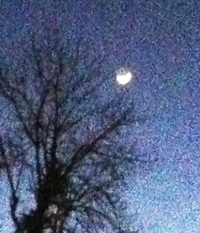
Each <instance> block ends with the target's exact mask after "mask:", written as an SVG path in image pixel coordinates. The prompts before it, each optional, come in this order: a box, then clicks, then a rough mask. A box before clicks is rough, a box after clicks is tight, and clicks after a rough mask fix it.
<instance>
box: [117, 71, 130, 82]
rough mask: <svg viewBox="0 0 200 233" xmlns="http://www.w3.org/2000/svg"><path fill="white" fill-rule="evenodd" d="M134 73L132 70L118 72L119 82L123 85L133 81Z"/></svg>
mask: <svg viewBox="0 0 200 233" xmlns="http://www.w3.org/2000/svg"><path fill="white" fill-rule="evenodd" d="M131 78H132V75H131V73H130V72H125V71H124V72H121V73H119V74H117V82H118V83H119V84H121V85H126V84H128V83H129V82H130V81H131Z"/></svg>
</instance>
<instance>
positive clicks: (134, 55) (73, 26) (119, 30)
mask: <svg viewBox="0 0 200 233" xmlns="http://www.w3.org/2000/svg"><path fill="white" fill-rule="evenodd" d="M27 2H28V1H27ZM48 2H50V1H48ZM36 6H37V7H38V9H40V10H41V12H42V11H43V13H44V12H45V17H46V18H45V19H47V18H48V16H49V18H50V19H51V20H50V25H51V28H53V27H54V26H55V25H57V23H59V22H60V35H62V37H61V36H60V39H61V41H62V43H65V41H66V40H67V39H68V38H73V39H72V40H70V44H71V45H72V48H73V42H74V41H76V39H77V38H79V37H80V36H82V37H83V38H85V40H86V41H89V44H90V45H91V46H92V48H93V49H92V50H91V54H89V56H94V54H93V53H96V56H97V57H103V58H104V59H103V61H102V63H101V64H102V69H101V74H103V75H105V76H107V77H108V78H107V79H106V82H105V84H104V87H103V91H104V92H103V91H102V93H103V94H102V96H101V98H102V99H103V98H104V97H107V98H108V96H109V95H111V96H113V95H115V94H116V92H117V91H116V87H115V84H114V81H115V75H114V72H115V71H116V70H117V69H118V68H119V67H129V68H130V69H131V70H132V71H133V73H134V74H135V77H136V78H135V80H133V82H132V85H131V87H130V90H129V95H130V96H129V97H130V99H131V98H134V101H135V108H136V114H137V115H138V116H143V117H145V118H146V119H147V120H146V122H144V123H136V124H134V125H132V126H131V127H129V128H128V129H126V130H125V135H123V137H124V140H122V143H123V142H124V141H126V142H127V143H128V144H129V146H130V147H131V146H132V144H133V143H134V142H135V141H136V142H137V144H136V148H137V153H138V154H139V155H141V157H142V158H143V159H144V160H145V159H146V160H147V159H148V160H150V161H151V160H152V161H153V160H154V158H158V162H157V163H156V164H155V163H153V162H150V163H148V165H147V166H146V167H145V166H144V167H143V168H142V169H141V168H138V173H137V176H136V178H132V177H130V182H129V184H130V187H128V188H127V199H128V201H129V203H130V212H131V213H132V214H133V224H134V222H135V221H136V223H137V224H136V225H137V226H138V227H139V229H141V232H142V233H143V232H144V233H145V232H148V233H151V232H152V233H154V232H163V233H168V232H177V233H181V232H184V233H185V232H188V233H191V232H199V231H200V224H199V222H200V217H199V216H200V197H199V192H200V181H199V177H200V173H199V164H200V152H199V145H200V136H199V134H200V131H199V125H200V124H199V123H200V73H199V67H200V57H199V52H200V43H199V42H200V25H199V23H200V22H199V21H200V17H199V16H200V15H199V12H200V4H199V3H197V1H194V0H193V1H187V0H182V1H172V0H170V1H164V0H163V1H161V0H160V1H154V0H152V1H146V0H138V1H128V0H127V1H114V0H113V1H78V2H77V3H74V4H63V5H61V3H60V4H58V10H57V8H54V7H55V6H51V4H48V3H42V1H41V2H40V6H39V4H38V5H37V4H35V5H34V7H36ZM55 9H56V10H55ZM72 9H73V10H72ZM36 12H37V14H38V15H36ZM41 14H42V13H41ZM42 17H43V16H41V17H40V11H39V10H38V11H37V10H36V8H33V5H32V4H30V5H29V6H28V5H27V4H20V1H15V3H14V4H10V3H9V1H3V3H2V5H1V7H0V30H1V32H0V34H1V35H3V36H1V38H0V44H1V47H0V51H1V55H0V58H1V62H3V63H4V62H5V61H6V62H7V63H8V64H9V62H10V59H12V58H13V57H15V58H16V57H17V58H19V57H20V56H21V50H22V48H24V47H23V46H24V44H28V37H27V35H28V33H29V32H30V31H34V30H35V31H37V33H40V30H41V33H42V25H43V24H44V23H45V21H44V20H43V18H42ZM52 19H53V20H52ZM33 23H34V24H33ZM55 27H56V26H55ZM65 28H70V30H69V31H68V32H67V33H66V30H65ZM50 33H51V32H50ZM21 41H24V43H22V42H21ZM20 46H21V47H20ZM5 57H6V60H5ZM2 59H4V60H2ZM112 74H113V75H112ZM94 76H95V74H94ZM110 90H112V91H111V92H110ZM109 98H110V96H109ZM148 169H150V170H148ZM133 180H135V181H133ZM4 191H5V189H4ZM2 192H3V191H2ZM5 192H6V191H5ZM4 195H5V194H4ZM2 205H5V202H4V199H2V200H1V206H2ZM1 209H2V207H1ZM3 217H4V216H3V215H2V218H3ZM3 224H4V225H5V224H6V222H5V221H3ZM4 232H5V231H4Z"/></svg>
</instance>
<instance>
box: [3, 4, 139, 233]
mask: <svg viewBox="0 0 200 233" xmlns="http://www.w3.org/2000/svg"><path fill="white" fill-rule="evenodd" d="M31 9H32V10H33V9H34V10H33V11H36V8H34V7H33V6H32V8H31ZM47 9H48V8H46V10H47ZM50 9H51V13H52V19H54V21H51V18H50V19H49V18H47V19H46V21H45V17H46V16H45V13H44V12H43V14H44V15H43V18H42V20H41V19H40V21H42V28H40V26H39V24H38V22H37V20H38V21H39V15H40V13H41V14H42V10H41V11H40V12H39V13H38V16H37V17H36V16H35V15H34V14H33V15H31V13H33V12H29V14H30V15H29V16H30V17H32V18H31V19H32V23H33V22H34V23H33V24H32V28H31V29H30V30H27V34H26V37H23V38H26V39H22V40H21V41H19V45H20V46H19V47H18V48H17V49H18V50H17V51H18V54H17V57H15V56H14V55H13V61H11V62H7V63H6V62H2V65H1V73H0V95H1V96H0V98H1V112H2V114H1V133H0V154H1V170H2V172H5V173H6V174H7V178H8V183H9V186H10V215H11V218H12V220H13V222H14V225H15V229H16V231H15V232H24V233H25V232H27V233H35V232H37V233H40V232H54V233H56V232H57V233H61V232H102V231H101V230H105V229H106V232H130V230H131V229H130V227H129V224H128V220H127V219H128V216H127V215H125V214H123V213H124V212H123V211H124V209H125V208H126V206H125V203H124V202H123V201H121V197H122V192H121V191H122V187H124V185H126V182H125V178H126V177H127V175H128V173H129V172H132V173H133V171H134V164H135V161H136V157H135V156H134V150H133V148H132V150H131V151H129V150H128V149H130V148H126V147H124V146H123V142H122V141H121V142H120V133H121V132H122V130H123V127H124V126H125V125H130V124H131V123H132V122H134V121H135V117H134V113H133V111H134V105H133V101H131V100H130V99H129V102H127V101H126V102H124V101H123V98H124V100H125V99H126V94H128V90H118V89H117V87H116V84H113V82H112V77H111V76H109V75H111V74H112V72H113V70H114V68H113V67H112V68H111V69H110V70H109V69H108V70H106V69H107V67H106V66H104V59H105V54H103V53H100V50H99V51H97V50H95V49H97V46H98V41H96V42H95V41H94V40H92V39H91V38H92V36H91V35H89V36H91V38H90V37H87V35H83V34H80V36H76V38H75V39H74V40H73V37H72V35H71V34H70V33H72V32H71V31H70V30H68V35H67V36H68V37H69V38H68V37H65V43H63V40H62V39H61V38H62V36H63V37H64V34H61V33H63V32H62V30H61V29H62V25H61V26H59V24H58V22H56V18H57V19H59V18H60V17H61V16H59V15H57V12H56V10H55V9H56V8H55V9H53V8H52V7H50ZM48 13H49V12H48ZM47 15H48V17H50V16H49V14H47ZM34 17H35V18H34ZM34 20H35V21H34ZM48 20H49V21H48ZM78 20H79V19H77V21H78ZM57 24H58V25H57ZM80 24H81V23H80ZM77 25H79V24H77ZM58 29H60V31H59V30H58ZM88 33H89V32H88ZM70 36H71V38H70ZM88 38H89V39H88ZM95 43H96V44H95ZM95 46H96V47H95ZM14 49H16V48H15V47H13V50H14ZM11 53H12V52H11ZM10 57H12V56H10ZM2 61H3V60H2ZM103 66H104V67H103ZM108 80H110V81H108ZM108 84H110V85H111V84H112V85H113V88H111V86H110V87H108ZM122 97H123V98H122ZM125 103H127V104H125ZM20 190H23V192H22V191H20ZM28 193H31V195H32V196H33V199H34V203H35V205H34V208H31V209H30V208H29V207H27V210H26V211H23V210H22V209H23V208H24V207H22V206H23V204H22V201H21V200H22V199H23V195H26V194H28Z"/></svg>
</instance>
